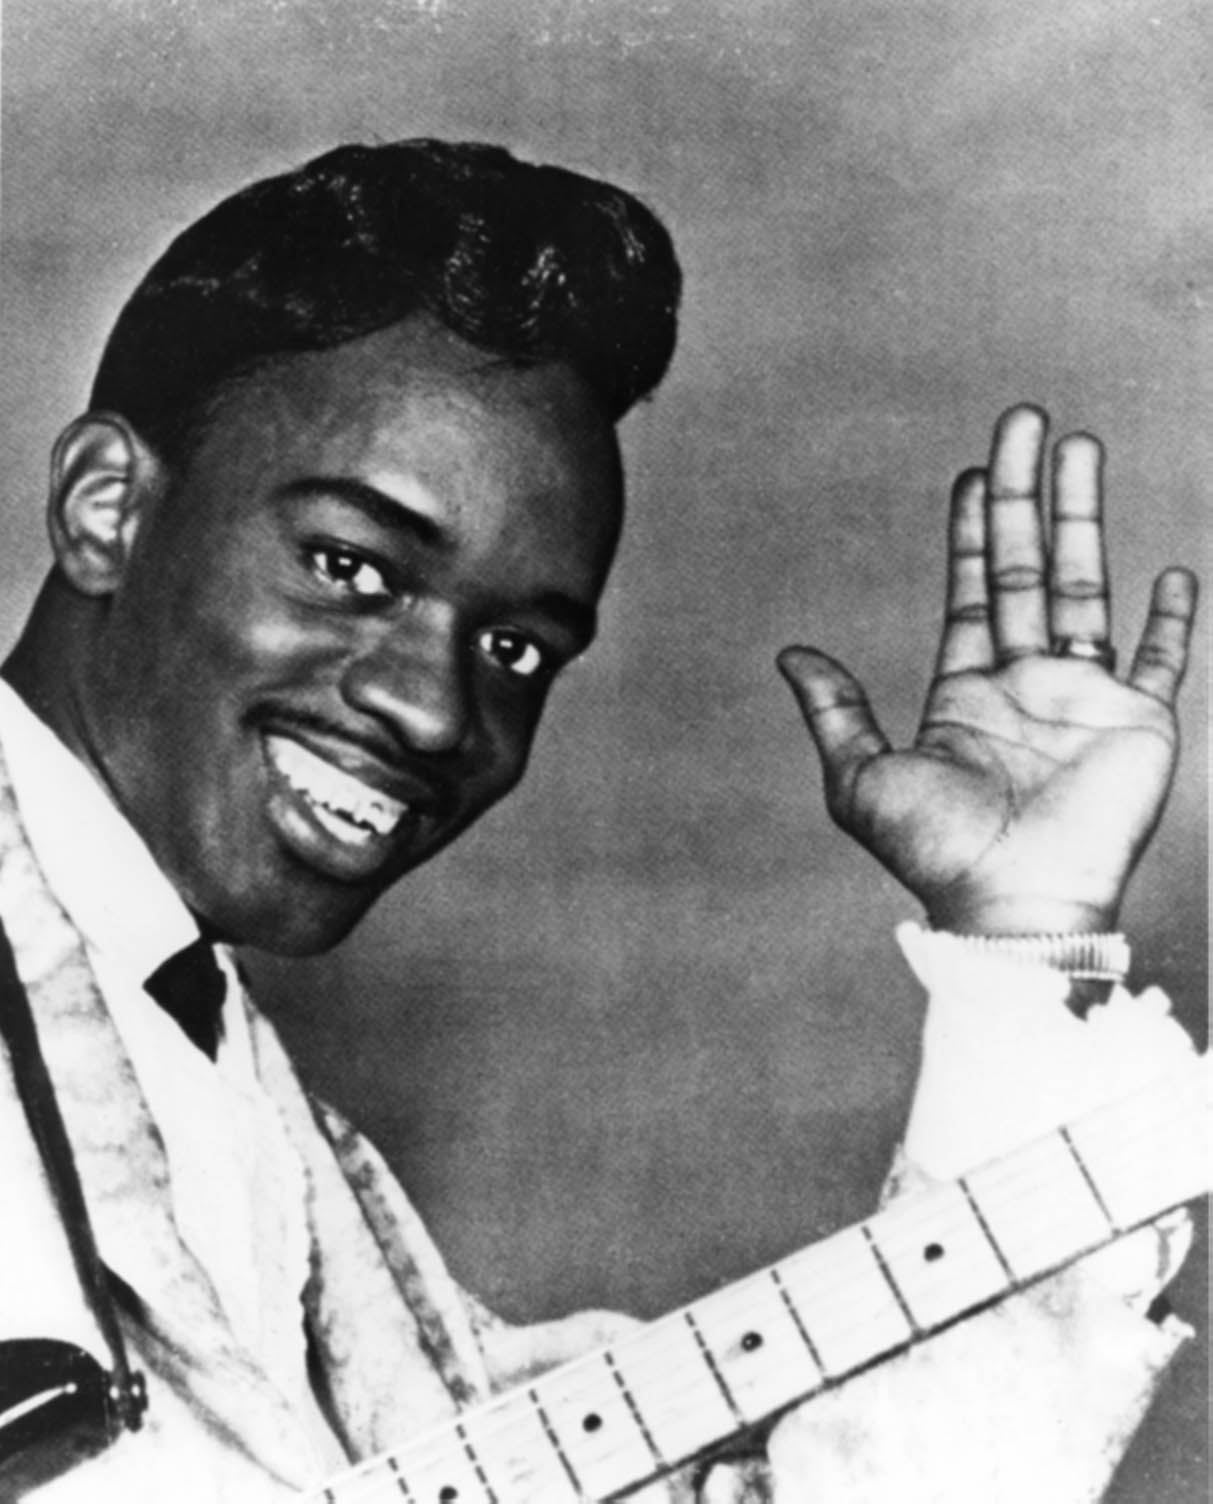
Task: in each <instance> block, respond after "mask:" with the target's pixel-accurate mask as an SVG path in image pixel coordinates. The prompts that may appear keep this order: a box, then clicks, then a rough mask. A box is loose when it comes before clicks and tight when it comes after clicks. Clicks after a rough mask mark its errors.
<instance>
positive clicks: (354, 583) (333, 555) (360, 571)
mask: <svg viewBox="0 0 1213 1504" xmlns="http://www.w3.org/2000/svg"><path fill="white" fill-rule="evenodd" d="M308 559H309V561H310V563H311V566H312V570H313V572H314V573H315V574H316V575H318V576H319V578H320V579H321V580H323V581H324V583H325V584H326V585H332V586H333V587H334V588H335V589H337V590H340V591H342V592H343V593H344V594H346V595H357V596H362V597H363V598H367V597H372V596H384V595H390V594H391V592H390V590H389V589H388V583H387V580H386V579H385V578H384V575H383V571H382V570H381V569H379V568H378V567H377V566H376V565H374V564H372V563H370V562H369V561H368V560H367V559H364V558H363V557H362V556H361V554H356V553H353V552H351V550H350V549H348V548H332V547H319V548H312V549H309V550H308Z"/></svg>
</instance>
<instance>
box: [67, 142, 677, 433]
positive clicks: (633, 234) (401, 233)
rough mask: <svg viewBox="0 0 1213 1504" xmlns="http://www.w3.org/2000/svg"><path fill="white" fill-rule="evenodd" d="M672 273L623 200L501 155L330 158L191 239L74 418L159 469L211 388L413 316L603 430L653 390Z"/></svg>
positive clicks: (251, 198) (133, 304)
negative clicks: (547, 389) (603, 414)
mask: <svg viewBox="0 0 1213 1504" xmlns="http://www.w3.org/2000/svg"><path fill="white" fill-rule="evenodd" d="M680 290H681V274H680V272H679V268H678V262H677V259H676V257H675V254H674V248H673V245H672V243H671V240H670V237H669V235H668V233H667V232H666V230H665V228H664V226H663V225H662V224H661V223H660V221H659V220H658V219H657V218H656V216H655V215H654V214H653V213H652V212H651V211H650V210H649V209H648V208H647V207H646V206H645V205H644V204H642V203H640V201H639V200H638V199H636V198H634V197H632V195H631V194H629V193H626V192H624V191H623V190H621V189H618V188H614V187H612V186H611V185H609V184H607V183H602V182H598V181H595V180H594V179H592V178H587V177H583V176H581V175H580V174H578V173H574V172H569V171H567V170H565V169H563V168H559V167H548V166H538V165H534V164H531V163H527V162H520V161H518V160H517V159H516V158H515V157H513V156H512V155H511V154H510V153H509V152H508V151H506V150H504V149H503V148H501V147H496V146H487V145H482V144H479V143H455V142H442V141H432V140H415V141H399V142H394V143H391V144H385V145H378V146H358V145H352V146H341V147H338V148H336V149H335V150H333V151H330V152H327V153H325V154H324V155H323V156H320V157H317V158H315V159H314V160H313V161H311V162H308V163H306V164H304V165H303V166H302V167H299V168H297V169H296V170H294V171H292V172H288V173H284V174H282V175H281V176H278V177H272V178H267V179H265V180H264V181H261V182H257V183H253V184H250V185H249V186H248V187H246V188H244V189H242V190H241V191H240V192H238V193H235V194H233V195H232V196H231V197H230V198H227V199H225V200H224V201H223V202H222V203H220V204H218V205H217V206H216V207H215V208H213V209H212V210H210V212H209V213H207V214H205V215H204V216H203V217H202V218H201V219H199V220H197V221H196V222H195V223H194V224H192V225H190V226H189V228H188V229H186V230H185V231H183V232H182V234H181V235H179V236H178V237H177V239H176V240H174V241H173V243H172V244H171V245H170V246H169V248H168V250H167V251H165V253H164V255H163V256H161V258H160V259H159V261H157V262H156V263H155V265H154V266H153V267H152V269H151V270H150V271H149V272H148V274H147V276H146V277H145V278H144V279H143V281H142V282H141V283H140V284H139V286H138V288H137V289H136V290H135V292H134V293H133V295H132V296H131V298H130V300H129V301H128V302H127V304H126V306H125V307H124V308H123V310H122V312H121V314H120V315H119V317H118V320H117V323H116V324H115V326H114V329H113V331H112V333H111V334H110V337H109V340H108V342H107V344H106V348H105V351H104V354H103V355H102V358H101V364H100V367H99V369H98V372H97V378H96V381H95V383H94V386H93V392H92V397H91V405H92V407H93V409H94V410H107V411H111V412H117V413H120V414H122V415H123V416H124V417H125V418H126V419H127V420H128V421H129V422H130V423H131V424H132V425H133V426H134V427H135V428H136V429H137V430H138V431H139V433H140V434H141V435H142V437H143V438H144V439H145V440H146V441H147V442H148V443H149V444H151V445H152V446H153V448H155V449H157V450H158V451H159V452H160V453H161V454H162V456H163V457H164V458H166V459H170V460H171V459H173V458H175V457H176V456H178V455H179V454H180V451H181V448H182V446H183V445H184V444H185V443H186V442H188V439H189V436H190V435H191V434H192V433H193V432H194V430H195V428H196V426H197V425H199V423H200V422H201V420H202V419H203V417H204V415H205V413H206V412H207V411H208V410H209V408H210V406H211V405H212V404H213V402H214V401H215V400H216V399H217V397H218V396H219V395H220V394H221V392H222V391H223V390H224V389H225V387H226V386H227V384H228V383H230V382H231V381H233V380H234V379H236V378H239V377H241V376H243V375H246V374H248V373H249V372H250V371H252V370H255V369H256V368H257V367H258V366H259V365H261V364H262V363H264V362H265V361H267V360H269V359H272V358H273V357H274V356H277V355H285V354H289V353H292V352H296V351H302V350H322V349H327V348H331V347H332V346H334V345H339V344H342V343H344V342H345V341H347V340H351V339H356V338H358V337H359V336H361V335H365V334H371V333H373V332H374V331H375V330H378V329H382V328H386V327H387V326H388V325H390V324H394V323H397V322H399V321H400V320H402V319H404V318H407V317H408V316H410V315H412V314H417V313H427V314H429V315H431V316H433V317H434V318H436V319H438V320H440V321H441V322H442V323H443V324H445V325H446V326H447V327H448V328H449V329H451V330H453V331H454V333H455V334H457V335H459V336H460V337H461V338H463V339H465V340H467V341H468V342H469V343H471V344H474V345H477V346H479V347H481V348H483V349H485V350H486V351H489V352H491V353H493V354H496V355H498V356H500V357H503V358H505V359H507V360H514V361H517V362H519V363H523V364H532V363H541V362H547V361H565V362H567V363H568V364H569V365H570V366H572V367H573V368H574V369H575V370H576V371H578V372H579V373H580V374H581V376H582V377H583V378H584V380H585V381H586V382H587V383H588V384H589V386H590V387H591V389H592V390H593V391H594V393H595V394H596V395H597V396H598V397H599V399H600V400H601V401H602V402H603V404H604V406H605V408H606V410H607V411H608V412H609V414H610V416H611V418H612V420H613V421H618V419H619V418H621V417H622V416H623V414H624V413H625V412H626V411H627V410H628V408H630V407H631V406H632V405H633V403H635V402H637V401H638V400H639V399H640V398H641V397H644V396H645V395H647V394H648V393H649V392H651V391H652V390H653V388H654V387H655V386H656V385H657V383H658V382H659V381H660V380H661V378H662V376H663V375H664V374H665V371H666V368H667V367H668V365H669V362H670V358H671V356H672V355H673V351H674V341H675V336H676V332H677V311H678V300H679V294H680Z"/></svg>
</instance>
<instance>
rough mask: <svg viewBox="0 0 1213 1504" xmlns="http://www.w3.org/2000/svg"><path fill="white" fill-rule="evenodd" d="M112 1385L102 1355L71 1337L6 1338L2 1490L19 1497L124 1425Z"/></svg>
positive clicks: (1, 1376)
mask: <svg viewBox="0 0 1213 1504" xmlns="http://www.w3.org/2000/svg"><path fill="white" fill-rule="evenodd" d="M110 1389H111V1383H110V1376H109V1374H108V1373H106V1371H105V1369H104V1368H103V1367H102V1366H101V1364H100V1363H98V1362H97V1360H96V1358H94V1357H92V1355H91V1354H89V1353H86V1352H85V1351H84V1349H83V1348H79V1347H76V1346H74V1345H73V1344H72V1343H70V1342H59V1341H55V1340H52V1339H50V1338H27V1339H23V1340H18V1341H11V1342H0V1496H2V1497H3V1498H6V1499H8V1498H14V1497H16V1498H20V1497H21V1492H23V1491H24V1490H26V1489H30V1488H34V1487H36V1486H37V1485H38V1484H41V1483H47V1482H49V1481H50V1480H51V1479H52V1478H55V1477H57V1476H58V1475H59V1474H60V1473H64V1472H66V1471H67V1470H68V1469H69V1468H72V1467H75V1466H76V1465H77V1464H78V1463H80V1462H83V1461H85V1460H86V1459H88V1458H89V1457H93V1456H95V1455H96V1454H97V1453H98V1452H100V1451H102V1450H104V1448H105V1447H106V1446H108V1445H109V1443H110V1442H111V1441H112V1440H113V1438H114V1436H115V1434H116V1431H117V1430H118V1429H120V1427H119V1426H117V1425H116V1423H115V1419H114V1416H113V1414H112V1406H111V1402H110Z"/></svg>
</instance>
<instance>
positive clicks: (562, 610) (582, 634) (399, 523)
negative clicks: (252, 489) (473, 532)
mask: <svg viewBox="0 0 1213 1504" xmlns="http://www.w3.org/2000/svg"><path fill="white" fill-rule="evenodd" d="M278 495H279V496H280V497H281V498H282V499H283V500H284V501H306V500H307V499H308V498H309V497H317V498H335V499H336V500H337V501H344V502H346V503H347V504H348V505H350V506H353V507H357V508H358V510H359V511H361V512H363V513H364V514H365V515H366V516H368V517H370V518H371V520H372V521H374V522H375V523H377V524H378V525H379V526H380V527H382V528H383V529H384V531H385V532H394V533H403V534H405V535H407V536H408V537H410V538H413V539H415V540H416V541H417V542H419V543H423V544H425V545H426V546H427V547H430V548H433V549H436V550H438V552H440V553H451V552H453V551H454V549H455V546H456V544H455V538H454V535H453V534H452V533H451V532H450V530H449V529H448V528H446V527H444V526H443V525H442V523H441V522H438V521H436V520H435V519H434V518H433V517H430V516H427V515H426V513H424V512H420V511H418V510H417V508H416V507H411V506H409V505H408V503H407V502H403V501H400V500H398V499H396V498H395V497H392V496H389V495H387V494H386V492H383V491H380V490H379V489H378V488H377V487H376V486H369V485H367V483H366V482H365V481H361V480H354V479H352V478H351V477H349V476H343V475H331V476H330V475H309V476H304V477H302V478H301V479H299V480H294V481H290V482H288V483H287V484H286V485H284V486H283V487H282V488H281V489H280V490H279V492H278ZM530 607H531V609H534V610H538V611H541V612H542V613H543V614H544V615H545V616H547V617H549V618H550V619H551V620H552V621H554V622H556V623H557V624H558V625H560V626H562V627H563V628H564V629H565V631H566V632H568V633H569V634H570V636H572V637H573V638H574V639H575V641H576V643H577V651H578V652H579V653H583V652H585V650H586V648H588V647H589V645H590V644H591V643H592V642H593V641H594V638H595V637H596V636H597V633H598V612H597V611H596V610H595V609H594V607H593V606H587V605H586V604H585V603H584V602H583V601H579V600H576V599H575V598H574V597H573V596H571V595H565V594H564V592H563V591H561V590H547V591H543V592H541V593H540V594H539V595H537V596H536V597H535V598H534V600H533V601H531V602H530Z"/></svg>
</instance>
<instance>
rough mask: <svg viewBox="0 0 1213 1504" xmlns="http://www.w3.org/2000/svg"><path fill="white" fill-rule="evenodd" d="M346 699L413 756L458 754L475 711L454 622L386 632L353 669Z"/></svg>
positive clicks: (433, 616)
mask: <svg viewBox="0 0 1213 1504" xmlns="http://www.w3.org/2000/svg"><path fill="white" fill-rule="evenodd" d="M342 693H343V695H344V697H345V700H346V702H347V704H349V705H351V706H353V707H354V708H355V709H356V710H361V711H364V712H365V713H367V714H369V715H372V716H374V717H376V718H377V719H378V720H380V721H383V722H385V723H386V724H387V725H388V726H390V727H391V729H392V731H393V732H394V733H395V735H396V736H397V737H399V739H400V741H401V742H402V743H403V744H404V745H405V746H407V747H409V748H410V749H411V750H412V751H414V752H424V753H429V754H430V755H434V756H436V755H439V754H441V753H444V752H453V751H455V750H456V749H457V748H458V747H459V746H460V745H461V744H462V743H463V740H464V738H465V736H466V735H467V732H468V728H469V723H470V706H469V703H468V688H467V684H466V663H465V660H464V655H463V653H462V652H461V649H460V644H459V640H458V636H457V633H456V629H455V623H454V621H453V620H451V619H450V618H449V617H448V616H447V615H446V614H445V613H443V614H442V615H439V614H438V613H429V614H428V615H427V617H426V619H424V620H419V619H416V618H415V619H413V620H412V621H410V622H409V624H408V625H407V626H400V625H397V626H396V627H394V628H393V630H392V631H390V632H385V633H384V634H383V636H382V637H380V638H379V639H378V640H377V641H376V642H375V643H374V644H372V645H371V646H369V647H368V648H366V649H365V650H364V651H363V652H361V653H359V655H358V656H357V657H356V658H355V659H354V660H353V661H352V662H351V663H350V664H349V666H348V667H347V669H346V672H345V675H344V678H343V682H342Z"/></svg>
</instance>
